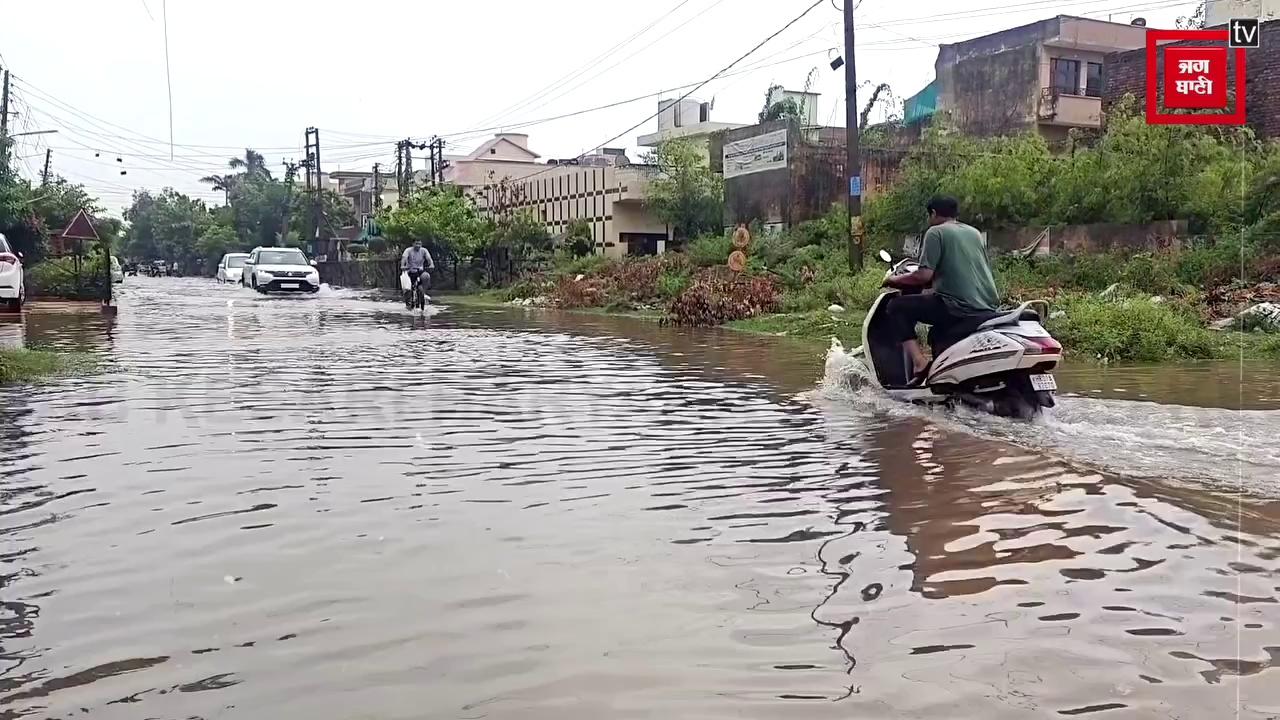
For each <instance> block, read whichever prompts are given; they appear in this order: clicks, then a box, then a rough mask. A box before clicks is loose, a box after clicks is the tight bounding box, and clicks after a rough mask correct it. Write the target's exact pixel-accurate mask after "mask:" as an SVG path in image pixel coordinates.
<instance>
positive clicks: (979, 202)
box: [501, 105, 1280, 362]
mask: <svg viewBox="0 0 1280 720" xmlns="http://www.w3.org/2000/svg"><path fill="white" fill-rule="evenodd" d="M870 138H871V140H870V142H876V135H875V133H871V134H870ZM1072 142H1073V143H1074V145H1075V147H1074V149H1072V150H1071V151H1070V152H1068V153H1059V154H1055V153H1053V152H1051V151H1050V148H1049V147H1048V145H1046V144H1045V142H1044V140H1043V139H1042V138H1040V137H1039V136H1036V135H1026V136H1019V137H1008V138H995V139H975V138H969V137H964V136H961V135H959V134H957V133H954V132H952V131H950V130H949V129H948V128H947V127H946V126H945V125H943V124H939V125H936V126H935V127H933V128H931V129H929V130H928V131H926V133H925V136H924V138H923V139H922V140H921V141H920V142H919V143H917V144H916V145H915V146H913V148H912V149H911V151H910V155H909V157H908V158H907V160H906V161H905V165H904V168H903V172H902V176H901V179H900V181H899V182H898V184H897V185H895V186H894V188H892V189H891V190H890V191H889V192H888V193H887V194H885V195H882V196H880V197H876V198H873V199H870V200H869V201H868V202H867V204H866V209H865V210H866V211H865V215H864V222H865V228H866V230H867V233H868V238H869V242H868V244H869V248H868V251H867V255H866V263H867V265H866V267H865V269H864V270H862V271H861V272H858V273H854V272H852V271H850V269H849V267H848V260H847V254H846V253H847V249H846V245H845V240H844V238H845V237H846V228H845V222H844V218H843V215H842V212H841V210H840V209H839V208H837V209H834V210H833V211H832V212H831V213H830V214H829V215H827V216H825V217H823V218H820V219H818V220H815V221H811V222H807V223H803V224H801V225H799V226H797V227H795V228H793V229H792V230H790V231H788V232H785V233H781V234H776V235H762V234H761V233H760V232H759V228H756V229H754V231H753V233H752V237H753V240H752V242H751V246H750V248H749V249H748V256H749V261H748V266H747V268H746V270H745V271H744V272H743V273H742V274H741V275H740V276H735V275H734V274H732V273H731V272H730V271H728V270H727V268H726V267H725V264H726V260H727V258H728V256H729V253H730V252H731V250H732V246H731V240H730V238H729V237H727V236H724V235H720V234H702V235H699V236H697V237H693V238H690V239H688V240H687V241H686V242H685V243H684V244H683V248H682V252H678V253H671V254H668V255H664V256H660V257H651V258H633V259H627V260H622V261H605V260H603V259H602V258H598V257H587V258H575V257H573V255H572V254H571V253H560V254H558V255H555V256H553V258H552V260H551V262H550V263H549V264H548V265H546V266H544V267H540V268H532V269H526V271H525V272H524V273H522V276H521V278H520V279H519V280H518V281H516V282H514V283H512V284H511V285H509V286H508V287H506V288H505V289H504V290H503V291H502V292H501V297H502V298H503V299H505V300H506V301H508V302H519V303H522V304H526V303H527V304H533V305H548V306H556V307H563V308H574V309H578V308H603V309H608V310H615V311H622V310H632V311H635V310H640V311H643V312H647V313H650V314H653V315H655V316H657V317H660V318H661V319H662V321H663V322H667V323H672V324H678V325H708V326H709V325H724V324H727V325H728V326H730V327H734V328H737V329H741V330H747V331H753V332H762V333H769V334H775V335H787V336H791V337H800V338H807V339H813V340H815V341H822V342H826V341H827V340H829V339H830V338H831V337H837V338H839V339H840V340H841V341H842V342H844V343H845V344H846V345H856V344H860V342H861V338H860V334H861V321H862V313H863V312H864V311H865V309H866V308H867V306H868V305H869V304H870V303H871V301H872V300H873V299H874V298H875V296H876V295H877V294H878V293H879V287H880V282H881V279H882V278H883V275H884V270H885V268H884V266H883V265H882V264H881V263H879V262H878V261H877V260H876V259H875V255H874V253H875V251H876V250H877V249H878V248H881V247H886V248H890V249H891V250H893V251H895V252H901V247H902V243H903V241H904V239H906V238H908V237H911V236H914V235H916V234H917V233H918V232H920V231H921V230H922V229H923V211H922V208H923V207H924V204H925V201H926V200H927V199H928V198H929V197H930V196H931V195H933V194H935V193H948V194H952V195H955V196H957V197H958V198H959V199H960V203H961V208H962V214H963V217H964V219H965V220H966V221H967V222H970V223H972V224H974V225H976V226H978V227H980V228H983V229H986V230H998V229H1002V228H1013V227H1024V226H1043V225H1054V224H1082V223H1093V222H1116V223H1148V222H1151V221H1155V220H1164V219H1183V220H1186V221H1187V222H1188V223H1189V226H1190V232H1191V234H1192V235H1193V236H1194V237H1193V238H1191V239H1190V241H1189V242H1188V243H1187V246H1186V247H1185V248H1184V249H1181V250H1173V249H1169V250H1159V251H1149V252H1134V251H1129V252H1125V253H1099V254H1082V255H1075V256H1058V255H1052V256H1034V257H1030V258H1025V257H1021V256H1016V255H1006V256H1001V257H997V258H996V259H995V260H994V262H993V265H994V271H995V275H996V278H997V282H998V284H999V285H1000V287H1001V291H1002V293H1003V295H1004V296H1005V298H1006V300H1007V301H1009V302H1013V301H1018V300H1030V299H1046V300H1049V301H1050V305H1051V309H1052V311H1053V312H1052V317H1051V318H1050V319H1049V320H1048V321H1047V324H1048V327H1049V329H1050V330H1051V331H1052V332H1053V333H1054V334H1055V336H1057V337H1058V338H1059V339H1060V340H1061V341H1062V342H1063V344H1064V346H1065V347H1066V348H1067V350H1068V353H1069V355H1070V357H1072V358H1073V359H1079V360H1092V361H1099V362H1113V361H1162V360H1176V359H1200V358H1219V357H1234V356H1236V355H1237V354H1238V353H1239V352H1240V351H1241V349H1242V348H1243V350H1244V351H1245V353H1246V354H1248V355H1250V356H1261V357H1280V335H1277V334H1274V332H1273V333H1268V332H1266V330H1273V331H1274V330H1276V329H1277V328H1275V327H1274V326H1271V327H1268V326H1266V325H1265V324H1256V323H1255V324H1250V323H1244V322H1236V323H1231V321H1230V318H1232V317H1234V316H1235V315H1237V314H1238V313H1240V312H1241V311H1242V310H1244V309H1246V308H1248V307H1250V306H1252V305H1254V304H1256V303H1258V302H1264V301H1268V302H1280V287H1278V286H1277V285H1276V284H1275V283H1277V282H1278V281H1280V146H1277V145H1276V144H1275V143H1264V142H1260V141H1258V140H1257V139H1256V138H1255V137H1254V136H1253V135H1252V133H1251V132H1250V131H1248V130H1247V129H1240V130H1236V129H1233V130H1223V129H1219V128H1214V129H1206V128H1199V127H1193V126H1151V125H1147V124H1146V123H1145V122H1144V121H1143V120H1142V118H1141V117H1140V116H1138V115H1137V114H1135V113H1134V112H1133V106H1132V105H1128V106H1122V107H1120V108H1118V109H1117V110H1116V111H1115V112H1113V114H1112V116H1111V117H1109V118H1108V124H1107V131H1106V132H1105V133H1103V134H1101V135H1097V136H1087V135H1078V136H1075V137H1073V138H1072ZM668 156H669V157H675V158H683V160H681V162H682V163H683V167H682V170H681V175H683V176H686V177H684V179H683V180H682V181H681V183H679V184H678V185H677V184H676V183H670V185H669V186H668V187H667V188H666V189H671V186H675V189H676V190H677V191H678V190H679V187H691V188H695V189H696V191H697V192H700V193H704V192H708V190H707V188H710V189H711V190H710V191H711V192H714V191H716V188H715V185H714V184H713V183H710V182H707V183H696V182H690V181H689V180H688V178H687V176H688V175H690V174H696V173H698V172H703V173H706V174H710V170H709V169H706V168H705V167H702V166H701V165H698V164H697V161H696V160H695V159H691V158H689V157H688V156H684V155H682V154H680V153H668ZM666 175H667V178H673V177H676V173H671V172H668V173H666ZM662 182H663V181H659V186H660V187H663V185H662ZM1242 182H1243V185H1242ZM1242 187H1243V188H1244V192H1242V190H1241V189H1242ZM677 194H678V192H677ZM673 205H674V206H676V207H677V208H678V207H680V206H681V203H673ZM683 205H684V206H687V207H699V208H701V207H703V205H702V204H700V203H695V202H692V201H689V202H686V203H683ZM833 306H839V307H838V308H837V307H833ZM829 308H830V309H829ZM1215 327H1217V328H1218V329H1214V328H1215Z"/></svg>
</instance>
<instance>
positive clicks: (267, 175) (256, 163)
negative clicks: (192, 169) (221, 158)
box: [200, 148, 272, 205]
mask: <svg viewBox="0 0 1280 720" xmlns="http://www.w3.org/2000/svg"><path fill="white" fill-rule="evenodd" d="M227 167H229V168H231V169H232V170H241V171H242V172H240V173H229V174H227V175H216V174H215V175H206V176H204V177H202V178H200V182H203V183H209V184H210V185H212V186H213V189H214V190H221V191H222V192H223V193H224V194H225V196H226V200H227V204H228V205H230V204H231V193H232V192H233V191H234V190H235V189H236V188H238V187H239V186H240V183H241V182H243V181H245V180H271V179H272V177H271V171H270V170H268V169H267V161H266V158H264V157H262V153H260V152H258V151H257V150H253V149H251V148H245V149H244V157H233V158H231V159H230V160H228V161H227Z"/></svg>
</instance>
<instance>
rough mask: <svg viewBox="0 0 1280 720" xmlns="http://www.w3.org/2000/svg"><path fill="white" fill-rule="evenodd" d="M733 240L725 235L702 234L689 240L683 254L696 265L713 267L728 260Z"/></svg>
mask: <svg viewBox="0 0 1280 720" xmlns="http://www.w3.org/2000/svg"><path fill="white" fill-rule="evenodd" d="M731 252H733V240H732V238H730V237H728V236H727V235H703V236H701V237H697V238H694V239H693V240H691V241H689V246H688V248H687V249H686V250H685V255H687V256H688V257H689V261H690V262H692V263H693V264H694V265H697V266H698V267H713V266H716V265H724V264H726V263H728V262H729V253H731Z"/></svg>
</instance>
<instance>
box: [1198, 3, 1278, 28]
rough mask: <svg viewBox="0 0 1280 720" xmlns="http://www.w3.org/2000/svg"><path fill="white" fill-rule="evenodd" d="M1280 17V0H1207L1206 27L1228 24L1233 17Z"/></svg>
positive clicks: (1261, 18)
mask: <svg viewBox="0 0 1280 720" xmlns="http://www.w3.org/2000/svg"><path fill="white" fill-rule="evenodd" d="M1277 17H1280V0H1205V4H1204V24H1205V27H1213V26H1214V25H1226V24H1227V21H1228V20H1230V19H1232V18H1258V19H1260V20H1262V21H1264V22H1265V21H1267V20H1275V19H1276V18H1277Z"/></svg>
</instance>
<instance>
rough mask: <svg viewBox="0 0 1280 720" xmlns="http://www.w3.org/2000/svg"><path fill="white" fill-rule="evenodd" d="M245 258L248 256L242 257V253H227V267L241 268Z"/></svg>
mask: <svg viewBox="0 0 1280 720" xmlns="http://www.w3.org/2000/svg"><path fill="white" fill-rule="evenodd" d="M245 260H248V258H246V257H244V256H243V255H228V256H227V267H229V268H242V267H244V261H245Z"/></svg>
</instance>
